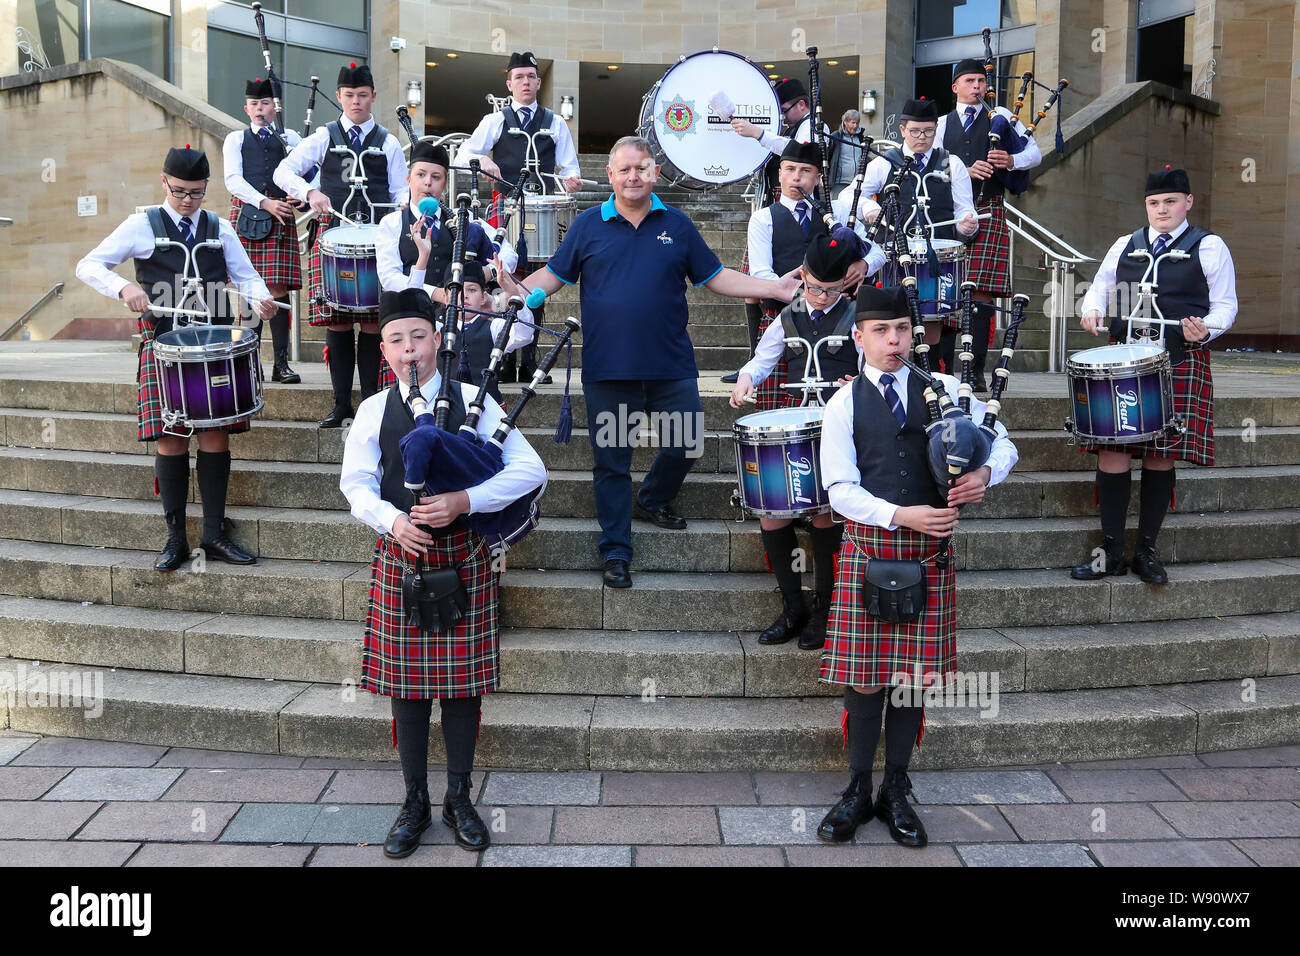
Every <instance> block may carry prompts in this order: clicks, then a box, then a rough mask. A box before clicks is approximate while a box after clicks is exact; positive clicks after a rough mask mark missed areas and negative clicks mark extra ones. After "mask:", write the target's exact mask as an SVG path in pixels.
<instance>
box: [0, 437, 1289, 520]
mask: <svg viewBox="0 0 1300 956" xmlns="http://www.w3.org/2000/svg"><path fill="white" fill-rule="evenodd" d="M720 454H721V452H720ZM1140 474H1141V473H1140V472H1136V473H1135V474H1134V481H1135V482H1140ZM153 477H154V476H153V457H152V456H151V455H143V454H134V455H133V454H106V453H102V452H83V451H61V450H48V449H39V448H38V449H29V448H0V488H4V489H9V490H13V491H34V492H38V493H55V494H66V495H81V494H86V493H89V494H90V495H91V496H93V497H98V498H105V497H106V498H125V499H131V500H137V501H149V502H155V501H156V499H155V496H154V494H153ZM632 477H633V482H634V484H637V483H639V482H640V481H641V480H642V478H643V477H644V475H643V473H640V472H634V473H633V476H632ZM1298 479H1300V467H1297V466H1294V465H1281V466H1252V467H1242V468H1219V467H1216V468H1212V469H1194V468H1186V469H1180V471H1179V475H1178V487H1177V499H1178V508H1179V510H1180V511H1183V512H1187V513H1192V512H1216V511H1250V510H1261V509H1272V508H1296V507H1300V480H1298ZM338 480H339V472H338V466H337V465H333V464H328V463H309V462H264V461H235V462H234V464H233V466H232V469H231V480H230V487H229V490H228V493H227V503H228V504H229V505H231V506H234V507H238V506H243V505H249V506H255V507H264V508H323V509H328V510H333V511H339V510H341V511H346V510H348V505H347V500H346V499H345V498H344V497H343V495H342V493H341V492H340V491H339V490H338ZM195 485H197V482H194V481H191V500H195V498H196V495H197V492H196V491H195ZM735 488H736V476H735V473H734V472H729V471H721V472H716V473H709V472H701V473H699V474H695V473H692V474H690V475H688V476H687V479H686V483H685V485H683V487H682V490H681V492H680V493H679V494H678V496H677V499H676V502H675V504H674V507H675V509H676V510H677V511H679V512H680V513H681V514H683V515H684V516H685V517H687V518H689V519H692V520H719V521H727V520H735V519H736V518H737V516H738V511H737V509H736V508H735V507H734V506H733V505H732V504H731V497H732V494H733V492H734V491H735ZM1137 501H1138V495H1137V493H1136V491H1135V493H1134V494H1133V495H1132V496H1131V499H1130V509H1129V511H1130V513H1131V514H1132V513H1136V508H1137V504H1136V503H1137ZM542 511H543V513H544V514H546V515H563V516H565V517H572V518H583V517H593V516H594V515H595V497H594V493H593V491H592V485H591V472H590V471H555V472H551V474H550V476H549V483H548V485H547V489H546V494H545V496H544V497H543V499H542ZM1095 514H1096V501H1095V498H1094V480H1093V476H1092V474H1091V473H1089V472H1087V471H1082V470H1076V471H1060V472H1031V471H1022V472H1012V474H1011V475H1010V477H1008V478H1007V480H1006V481H1004V482H1003V483H1002V484H1000V485H998V486H997V487H996V488H994V489H993V490H992V491H990V493H989V495H988V497H987V498H986V500H985V501H983V502H981V503H979V504H977V505H967V506H966V508H965V510H964V511H963V515H964V516H966V517H969V518H1035V517H1047V518H1060V517H1077V516H1089V515H1095Z"/></svg>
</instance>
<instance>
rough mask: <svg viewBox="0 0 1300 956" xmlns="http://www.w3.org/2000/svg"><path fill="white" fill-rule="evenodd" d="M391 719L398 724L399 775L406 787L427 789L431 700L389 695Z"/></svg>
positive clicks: (408, 790) (425, 790)
mask: <svg viewBox="0 0 1300 956" xmlns="http://www.w3.org/2000/svg"><path fill="white" fill-rule="evenodd" d="M390 702H391V706H392V710H393V721H394V722H395V723H396V725H397V753H398V756H399V757H401V759H402V779H403V780H405V781H406V791H407V793H410V792H411V790H412V789H417V788H418V789H419V790H421V791H424V792H425V793H426V799H427V793H428V789H429V717H430V715H431V714H432V713H433V701H432V700H430V699H429V698H427V697H423V698H412V699H408V698H404V697H392V698H390Z"/></svg>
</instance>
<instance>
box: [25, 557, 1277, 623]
mask: <svg viewBox="0 0 1300 956" xmlns="http://www.w3.org/2000/svg"><path fill="white" fill-rule="evenodd" d="M155 557H156V555H155V554H154V553H153V552H150V551H127V550H118V549H107V548H105V549H89V550H88V549H86V548H81V547H74V546H70V545H56V544H43V543H35V542H27V541H13V540H0V581H3V582H4V583H3V588H4V591H5V592H6V593H10V594H12V595H13V596H15V597H33V598H45V599H50V600H60V601H68V600H76V601H91V602H93V603H96V604H118V605H125V606H131V607H157V608H170V609H175V610H184V611H210V612H214V613H216V612H234V613H239V614H250V615H276V616H281V617H305V618H323V619H327V620H356V621H359V620H362V619H363V618H364V616H365V612H366V607H367V602H368V592H369V585H370V568H369V565H368V564H363V563H355V562H344V561H321V562H306V561H289V560H282V559H271V558H267V559H263V560H261V561H259V563H258V564H255V565H251V566H247V567H238V566H230V565H223V564H219V563H217V562H214V561H213V562H207V563H206V565H204V564H202V563H200V562H195V563H194V564H192V565H190V566H187V568H186V570H185V571H184V572H177V573H173V574H159V573H158V572H156V571H154V570H153V562H154V560H155ZM1261 579H1266V580H1264V581H1261ZM635 580H636V586H634V587H633V588H630V589H626V590H615V589H609V588H605V587H604V586H603V584H602V582H601V580H600V577H599V576H598V575H597V574H596V573H595V572H594V571H531V570H519V569H518V568H517V567H515V568H507V572H506V573H505V574H503V575H502V577H501V622H502V624H503V626H507V627H535V628H580V629H588V630H617V631H628V630H630V631H647V630H708V631H715V630H728V629H731V630H745V631H748V630H761V629H763V628H765V627H767V625H768V624H770V623H771V621H772V619H773V618H775V617H776V615H777V613H778V612H779V611H780V595H779V593H778V592H777V590H776V586H775V583H774V581H773V579H772V577H771V576H770V575H768V574H742V573H734V572H733V573H725V574H722V573H715V574H703V573H686V572H640V571H638V573H637V574H636V577H635ZM1297 585H1300V560H1297V559H1295V558H1277V559H1275V560H1242V561H1220V562H1211V563H1191V564H1185V565H1179V566H1178V568H1177V571H1176V573H1175V574H1174V575H1172V580H1171V581H1170V583H1169V584H1168V585H1166V586H1164V587H1161V588H1154V587H1152V586H1150V585H1146V584H1144V583H1142V582H1141V581H1139V580H1137V579H1136V577H1133V576H1126V577H1123V578H1107V579H1104V580H1102V581H1073V580H1070V579H1069V577H1068V576H1067V575H1066V574H1065V573H1064V571H1062V570H1059V569H1056V570H1026V571H1006V570H1003V571H967V572H964V574H963V577H962V581H961V589H962V592H961V600H960V604H959V608H958V612H957V620H958V624H959V625H960V626H961V627H966V628H976V627H1038V626H1044V625H1066V624H1077V625H1088V624H1103V623H1112V622H1121V621H1148V620H1166V621H1167V620H1179V619H1185V618H1196V617H1211V616H1214V615H1216V614H1262V613H1273V612H1279V611H1292V610H1296V609H1297V608H1300V590H1297Z"/></svg>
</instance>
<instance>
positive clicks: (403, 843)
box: [384, 790, 433, 860]
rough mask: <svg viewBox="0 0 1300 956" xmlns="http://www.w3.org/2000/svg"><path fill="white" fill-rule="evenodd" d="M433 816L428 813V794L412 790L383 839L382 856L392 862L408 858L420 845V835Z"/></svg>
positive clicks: (427, 827) (427, 826) (431, 821)
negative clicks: (389, 858)
mask: <svg viewBox="0 0 1300 956" xmlns="http://www.w3.org/2000/svg"><path fill="white" fill-rule="evenodd" d="M432 823H433V816H432V814H431V813H430V812H429V794H428V793H426V792H425V791H423V790H413V791H411V792H409V793H407V795H406V803H404V804H402V812H401V813H399V814H398V815H397V820H396V821H395V822H394V823H393V826H392V829H390V830H389V831H388V836H387V837H385V838H384V856H387V857H391V858H392V859H394V860H400V859H402V858H403V857H407V856H410V855H411V854H412V853H414V852H415V849H416V847H418V846H419V845H420V834H421V833H423V832H424V831H425V830H427V829H429V826H430V824H432Z"/></svg>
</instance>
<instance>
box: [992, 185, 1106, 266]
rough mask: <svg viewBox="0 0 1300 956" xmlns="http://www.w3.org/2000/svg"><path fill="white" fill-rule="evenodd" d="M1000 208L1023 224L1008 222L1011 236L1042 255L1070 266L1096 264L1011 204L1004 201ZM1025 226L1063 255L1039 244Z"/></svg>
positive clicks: (1091, 258)
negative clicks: (1039, 251)
mask: <svg viewBox="0 0 1300 956" xmlns="http://www.w3.org/2000/svg"><path fill="white" fill-rule="evenodd" d="M1002 207H1003V209H1004V210H1005V212H1006V213H1007V214H1008V215H1011V216H1018V217H1019V218H1020V221H1021V223H1022V224H1023V225H1021V224H1017V223H1013V222H1008V223H1007V228H1008V229H1010V230H1011V232H1012V233H1013V234H1016V235H1019V236H1020V237H1021V238H1023V239H1025V240H1027V241H1028V242H1031V243H1033V244H1034V245H1035V246H1037V247H1038V248H1039V249H1040V250H1042V252H1043V254H1044V255H1046V256H1048V257H1050V258H1052V259H1058V260H1060V261H1061V262H1068V263H1070V264H1071V265H1079V264H1080V263H1083V262H1096V260H1095V259H1094V258H1093V257H1092V256H1089V255H1085V254H1084V253H1082V252H1080V251H1079V250H1078V249H1076V248H1074V246H1072V245H1070V244H1069V243H1068V242H1066V241H1065V240H1064V239H1062V238H1061V237H1060V236H1058V235H1056V234H1055V233H1053V232H1050V231H1048V230H1047V229H1046V228H1045V227H1043V226H1042V225H1041V224H1040V223H1038V222H1035V221H1034V220H1033V219H1031V218H1029V216H1027V215H1025V213H1023V212H1021V211H1020V210H1019V209H1017V208H1016V207H1015V206H1013V205H1011V203H1009V202H1007V201H1006V200H1005V199H1004V200H1003V202H1002ZM1025 225H1027V226H1030V227H1032V228H1033V230H1034V231H1035V232H1037V233H1038V234H1039V235H1040V236H1043V237H1044V238H1046V239H1047V240H1048V241H1049V242H1053V243H1055V244H1056V245H1058V246H1060V247H1061V248H1062V249H1064V250H1065V253H1064V254H1062V253H1061V252H1058V251H1057V250H1055V249H1051V248H1049V247H1047V246H1045V245H1043V243H1041V242H1039V241H1038V240H1037V239H1035V238H1034V236H1033V235H1032V234H1031V233H1030V232H1029V230H1027V229H1025V228H1024V226H1025Z"/></svg>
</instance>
